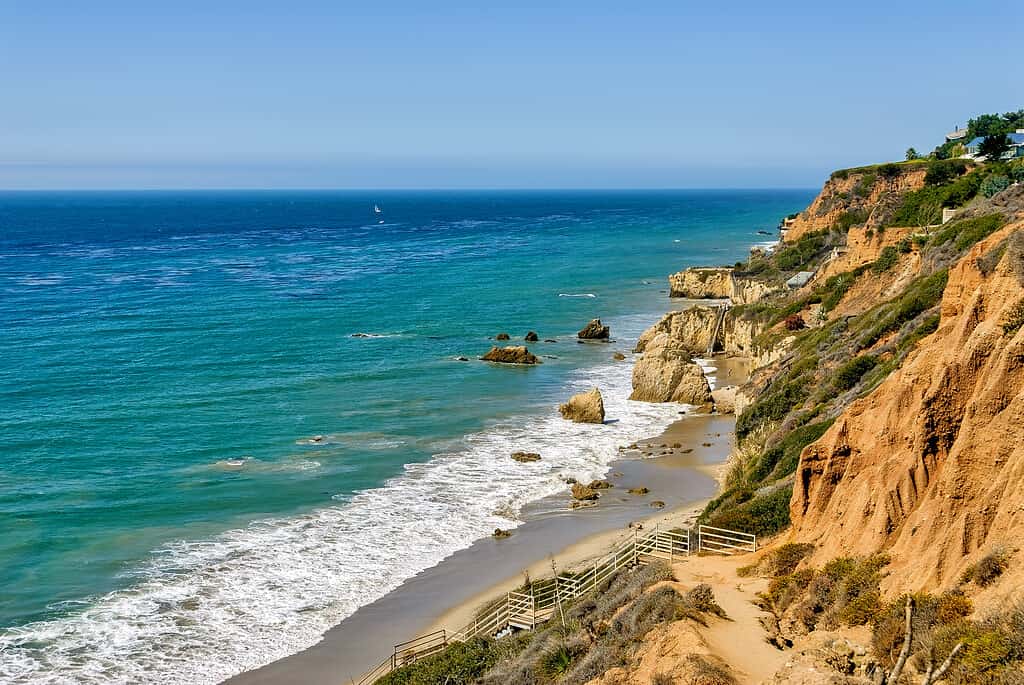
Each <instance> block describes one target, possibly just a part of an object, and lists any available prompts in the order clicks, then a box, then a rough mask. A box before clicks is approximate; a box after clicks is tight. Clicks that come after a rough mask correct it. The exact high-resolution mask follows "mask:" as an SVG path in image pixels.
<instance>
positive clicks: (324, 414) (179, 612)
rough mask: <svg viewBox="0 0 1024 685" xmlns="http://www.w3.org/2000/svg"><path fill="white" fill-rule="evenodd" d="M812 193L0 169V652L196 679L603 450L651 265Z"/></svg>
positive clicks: (632, 434) (728, 239) (104, 673)
mask: <svg viewBox="0 0 1024 685" xmlns="http://www.w3.org/2000/svg"><path fill="white" fill-rule="evenodd" d="M812 195H813V193H812V192H810V191H746V192H736V191H717V192H708V191H700V192H697V191H687V192H684V191H673V192H669V191H665V192H578V193H570V192H560V193H539V192H538V193H514V192H502V193H482V192H459V193H452V192H445V193H442V192H423V193H397V192H389V193H377V194H373V195H370V194H366V193H354V192H353V193H337V192H334V193H328V192H303V193H298V192H288V193H272V192H262V193H223V192H222V193H116V194H109V193H108V194H104V193H81V194H68V193H65V194H52V193H6V194H5V193H0V455H2V458H0V530H2V531H3V534H2V536H0V588H2V592H0V680H12V681H14V682H47V681H52V682H64V680H62V678H66V679H67V681H69V682H188V683H195V682H216V681H217V680H218V679H221V678H223V677H226V676H228V675H231V674H233V673H236V672H239V671H241V670H245V669H248V668H253V667H255V666H258V665H260V664H262V663H266V662H269V661H271V660H273V659H275V658H279V657H281V656H284V655H285V654H288V653H292V652H294V651H297V650H299V649H301V648H303V647H305V646H308V645H309V644H312V643H313V642H315V640H316V638H317V636H318V635H319V634H320V633H321V632H322V631H323V630H324V629H325V628H326V627H329V626H330V625H332V624H333V623H336V622H337V621H339V620H341V619H342V618H344V617H345V616H347V615H349V614H351V613H352V612H353V611H354V610H355V609H356V608H358V606H361V605H362V604H365V603H367V602H369V601H372V600H373V599H375V598H376V597H379V596H381V595H383V594H384V593H386V592H387V591H389V590H390V589H393V588H394V587H395V586H397V585H398V584H399V583H400V582H401V581H402V580H403V579H405V578H408V577H410V576H411V575H413V574H415V573H416V572H418V571H419V570H422V569H423V568H427V567H429V566H431V565H433V564H436V563H437V562H438V561H440V559H443V558H444V557H445V556H447V555H448V554H450V553H452V552H453V551H455V550H457V549H460V548H463V547H465V546H467V545H468V544H469V542H471V541H472V540H473V539H476V538H479V537H482V536H483V535H486V534H487V532H488V531H490V530H493V529H494V528H495V527H498V526H501V527H510V526H514V525H515V517H516V514H517V512H518V510H519V509H520V508H521V507H522V506H523V505H524V504H525V503H527V502H529V501H532V500H535V499H538V498H540V497H543V496H544V495H547V494H552V493H555V492H558V491H559V490H560V489H561V488H564V485H562V482H561V478H562V477H564V476H566V475H574V476H577V477H581V478H588V477H596V476H599V475H602V474H603V473H604V472H605V471H606V469H607V464H608V463H609V462H610V461H611V459H612V458H613V457H614V456H615V448H616V447H617V445H619V444H622V441H623V440H632V439H637V438H640V437H644V436H645V435H647V434H649V433H650V432H651V431H652V430H656V429H657V428H658V427H660V426H661V425H664V424H665V423H667V422H668V421H669V420H670V419H671V417H672V416H673V415H674V414H675V409H674V408H672V407H661V406H657V405H645V404H641V403H633V402H628V401H626V399H625V397H626V395H628V390H629V365H628V364H623V363H618V364H616V363H613V362H611V359H610V357H611V352H612V351H613V350H616V349H622V350H627V349H628V348H630V347H631V342H632V339H634V338H635V337H636V335H638V334H639V332H640V331H641V330H642V329H643V328H645V327H646V326H648V325H650V323H652V322H653V321H654V320H656V318H657V317H658V316H659V315H660V314H661V313H662V312H663V311H664V310H665V309H666V308H667V303H666V294H665V289H666V281H665V276H666V274H668V273H669V272H671V271H675V270H678V269H680V268H683V267H685V266H688V265H695V264H709V263H710V264H714V263H732V262H734V261H736V260H737V259H740V258H742V257H743V256H744V255H745V254H746V252H747V249H748V248H749V246H750V245H751V244H753V243H757V242H761V241H764V240H766V239H768V237H767V236H764V235H760V234H758V233H757V230H759V229H761V230H767V231H771V232H773V233H774V226H775V225H776V224H777V222H778V219H779V217H781V216H783V215H785V214H788V213H790V212H793V211H797V210H798V209H800V208H801V207H803V206H805V205H806V204H807V202H808V201H809V200H810V198H811V197H812ZM374 203H378V204H380V205H381V207H382V208H383V210H384V213H383V214H382V215H381V216H382V220H383V222H384V223H378V219H377V217H376V216H374V215H373V213H372V211H371V207H372V206H373V204H374ZM594 317H601V318H602V319H603V320H604V321H605V322H606V323H610V324H611V325H612V332H613V336H614V337H615V338H616V339H617V341H618V342H617V343H616V344H614V345H579V344H576V343H575V341H574V340H573V339H572V336H573V335H574V332H575V331H576V330H577V329H579V328H581V327H582V326H583V325H584V324H585V323H586V322H587V321H589V320H590V319H591V318H594ZM527 330H535V331H537V332H538V334H539V335H540V336H541V338H542V339H543V338H554V339H557V340H558V342H556V343H539V344H533V345H531V349H532V350H533V351H534V352H536V353H538V354H540V355H543V360H544V364H543V365H542V366H539V367H533V368H518V367H516V368H507V367H506V368H502V367H497V366H491V365H488V364H484V363H482V362H479V361H476V360H475V358H476V357H477V356H479V355H480V354H482V353H484V352H486V351H487V349H489V347H490V345H491V344H492V341H491V340H490V339H489V337H490V336H493V335H494V334H496V333H498V332H499V331H507V332H508V333H510V334H511V335H512V337H513V338H514V339H515V338H521V337H522V336H523V335H524V334H525V333H526V332H527ZM356 333H365V334H369V336H368V337H353V334H356ZM458 356H466V357H469V358H471V359H473V361H470V362H460V361H456V360H455V358H456V357H458ZM593 385H598V386H599V387H601V388H602V391H603V392H605V395H606V403H607V404H608V409H609V411H608V414H609V418H610V419H613V422H612V423H609V424H608V425H606V426H598V427H580V426H569V425H567V424H565V423H564V422H562V421H561V420H560V419H558V418H557V416H556V414H555V410H554V407H555V405H556V403H557V402H559V401H564V399H565V398H566V397H567V396H568V394H569V393H570V392H572V391H575V390H576V389H581V388H585V387H591V386H593ZM313 436H323V438H322V439H321V440H320V441H318V442H314V441H312V440H311V438H312V437H313ZM531 447H532V448H535V449H537V451H541V452H542V453H543V454H544V455H545V458H544V459H543V460H542V461H541V462H537V463H536V464H531V465H523V468H519V467H518V465H517V468H516V469H514V470H512V469H509V468H508V464H509V459H508V453H509V451H511V450H513V449H528V448H531Z"/></svg>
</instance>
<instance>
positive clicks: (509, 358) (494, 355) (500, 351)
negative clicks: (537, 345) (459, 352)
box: [480, 345, 542, 364]
mask: <svg viewBox="0 0 1024 685" xmlns="http://www.w3.org/2000/svg"><path fill="white" fill-rule="evenodd" d="M480 359H482V360H484V361H485V362H497V363H499V364H541V363H542V362H541V360H540V359H538V358H537V355H535V354H533V353H532V352H530V350H528V349H526V347H525V346H523V345H513V346H511V347H492V348H491V351H490V352H488V353H487V354H485V355H484V356H482V357H480Z"/></svg>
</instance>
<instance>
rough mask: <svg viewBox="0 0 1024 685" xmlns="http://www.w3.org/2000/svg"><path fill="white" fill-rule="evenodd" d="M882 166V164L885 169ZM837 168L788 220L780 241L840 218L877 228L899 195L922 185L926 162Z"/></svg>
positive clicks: (793, 239) (833, 223) (838, 222)
mask: <svg viewBox="0 0 1024 685" xmlns="http://www.w3.org/2000/svg"><path fill="white" fill-rule="evenodd" d="M882 166H884V167H886V168H885V169H883V168H882ZM882 166H875V167H864V168H863V169H848V170H841V171H837V172H835V173H834V174H832V177H831V178H829V180H828V181H826V182H825V185H824V186H823V187H822V189H821V192H820V193H818V196H817V197H816V198H814V201H813V202H811V205H810V206H809V207H808V208H807V209H805V210H804V211H803V212H800V214H798V215H797V216H796V218H795V219H794V220H793V221H792V222H791V224H790V225H789V227H788V228H787V230H786V231H785V234H784V236H783V240H784V241H785V242H787V243H792V242H796V241H797V240H799V239H800V238H802V237H803V236H805V235H807V234H808V233H813V232H815V231H820V230H824V229H830V228H832V227H833V226H836V225H841V222H842V221H844V220H845V221H851V220H853V219H856V221H854V222H853V223H855V224H864V225H866V226H868V227H872V226H874V227H877V226H879V225H881V224H882V223H884V221H885V220H886V219H887V218H888V217H889V216H891V213H892V212H893V211H894V210H895V208H896V202H894V201H898V200H899V197H900V196H901V195H902V194H903V193H906V192H907V191H910V190H917V189H919V188H922V187H923V186H924V177H925V174H926V173H927V165H926V164H924V163H921V164H900V165H882Z"/></svg>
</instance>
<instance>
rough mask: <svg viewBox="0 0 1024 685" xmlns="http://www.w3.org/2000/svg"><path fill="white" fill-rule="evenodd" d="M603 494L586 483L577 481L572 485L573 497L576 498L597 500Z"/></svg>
mask: <svg viewBox="0 0 1024 685" xmlns="http://www.w3.org/2000/svg"><path fill="white" fill-rule="evenodd" d="M600 496H601V494H600V493H599V492H598V491H597V490H594V489H593V488H588V487H587V486H586V485H583V484H581V483H575V484H573V486H572V497H573V499H576V500H581V501H582V500H595V499H597V498H598V497H600Z"/></svg>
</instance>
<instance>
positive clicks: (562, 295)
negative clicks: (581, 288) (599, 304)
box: [558, 293, 597, 297]
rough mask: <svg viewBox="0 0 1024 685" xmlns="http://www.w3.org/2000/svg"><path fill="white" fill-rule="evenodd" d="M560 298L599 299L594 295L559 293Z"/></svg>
mask: <svg viewBox="0 0 1024 685" xmlns="http://www.w3.org/2000/svg"><path fill="white" fill-rule="evenodd" d="M558 296H559V297H597V295H595V294H594V293H558Z"/></svg>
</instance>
